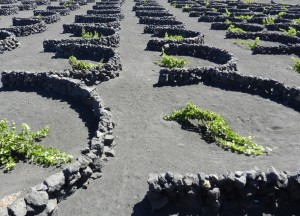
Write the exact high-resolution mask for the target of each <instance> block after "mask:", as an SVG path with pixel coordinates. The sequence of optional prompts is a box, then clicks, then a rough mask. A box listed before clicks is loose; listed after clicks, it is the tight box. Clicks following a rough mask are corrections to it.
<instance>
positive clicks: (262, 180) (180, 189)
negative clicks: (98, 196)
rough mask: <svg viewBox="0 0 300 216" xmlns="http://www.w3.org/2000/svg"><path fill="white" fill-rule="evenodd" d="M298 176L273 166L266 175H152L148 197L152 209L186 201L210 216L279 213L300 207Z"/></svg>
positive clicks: (257, 171)
mask: <svg viewBox="0 0 300 216" xmlns="http://www.w3.org/2000/svg"><path fill="white" fill-rule="evenodd" d="M299 177H300V174H299V172H296V173H293V174H290V173H288V172H285V171H284V172H278V171H277V170H276V169H275V168H273V167H271V168H270V169H268V171H267V172H262V171H261V170H258V169H255V170H250V171H245V172H241V171H236V172H228V173H227V174H211V175H205V174H204V173H201V172H200V173H198V174H186V175H180V174H177V173H171V172H167V173H162V174H150V175H149V179H148V185H149V191H148V193H147V198H148V200H149V201H150V203H151V206H152V210H158V209H161V208H163V207H165V206H166V205H167V204H169V203H172V202H173V203H175V202H180V201H183V200H184V202H182V203H184V204H185V207H190V206H194V207H197V208H201V209H202V210H203V211H205V212H207V213H209V215H219V214H220V213H222V212H224V211H228V210H230V209H234V208H235V209H236V208H240V209H245V210H248V209H253V208H260V209H269V210H272V211H273V212H276V210H277V209H278V208H283V209H284V208H288V205H289V204H298V205H299V204H300V195H299V194H300V193H299V192H300V180H299V179H300V178H299Z"/></svg>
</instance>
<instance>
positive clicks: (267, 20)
mask: <svg viewBox="0 0 300 216" xmlns="http://www.w3.org/2000/svg"><path fill="white" fill-rule="evenodd" d="M263 24H264V25H271V24H274V18H273V17H271V16H270V14H269V15H268V17H266V18H265V19H263Z"/></svg>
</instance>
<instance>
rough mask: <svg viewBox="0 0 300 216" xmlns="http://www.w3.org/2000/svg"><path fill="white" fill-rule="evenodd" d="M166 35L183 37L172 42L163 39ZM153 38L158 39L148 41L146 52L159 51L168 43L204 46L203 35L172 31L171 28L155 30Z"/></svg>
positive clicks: (185, 31)
mask: <svg viewBox="0 0 300 216" xmlns="http://www.w3.org/2000/svg"><path fill="white" fill-rule="evenodd" d="M166 33H168V35H180V36H182V37H183V39H180V40H177V41H174V40H168V39H164V37H165V34H166ZM153 36H156V37H160V38H158V39H150V40H149V41H148V43H147V47H146V50H151V51H161V50H162V48H163V47H164V45H166V44H170V43H176V44H197V45H203V44H204V35H203V34H201V33H200V32H195V31H189V30H185V29H172V28H163V29H160V28H157V29H156V31H155V32H154V34H153Z"/></svg>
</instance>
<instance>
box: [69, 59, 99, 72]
mask: <svg viewBox="0 0 300 216" xmlns="http://www.w3.org/2000/svg"><path fill="white" fill-rule="evenodd" d="M69 64H70V65H71V66H72V68H73V70H85V69H94V68H97V67H102V66H103V63H102V61H100V62H99V63H97V64H89V63H87V62H85V61H82V60H77V58H76V57H75V56H70V57H69Z"/></svg>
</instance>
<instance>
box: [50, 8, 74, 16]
mask: <svg viewBox="0 0 300 216" xmlns="http://www.w3.org/2000/svg"><path fill="white" fill-rule="evenodd" d="M47 10H48V11H50V12H55V13H59V14H60V15H61V16H67V15H70V12H71V10H70V8H68V7H65V6H47Z"/></svg>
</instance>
